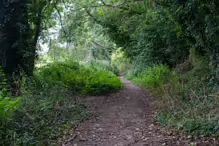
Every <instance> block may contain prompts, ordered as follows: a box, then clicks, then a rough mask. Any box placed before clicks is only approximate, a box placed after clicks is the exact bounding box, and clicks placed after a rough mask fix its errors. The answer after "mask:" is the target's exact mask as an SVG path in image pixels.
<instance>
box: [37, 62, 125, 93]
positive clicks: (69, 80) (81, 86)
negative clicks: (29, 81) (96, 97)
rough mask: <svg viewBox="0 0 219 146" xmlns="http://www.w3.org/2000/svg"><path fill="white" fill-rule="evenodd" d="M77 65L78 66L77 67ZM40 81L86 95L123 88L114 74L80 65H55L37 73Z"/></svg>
mask: <svg viewBox="0 0 219 146" xmlns="http://www.w3.org/2000/svg"><path fill="white" fill-rule="evenodd" d="M75 64H76V65H75ZM36 77H37V78H38V79H39V80H42V81H45V82H48V83H51V84H52V85H55V84H59V85H62V86H65V87H68V88H70V89H72V90H73V91H79V92H80V93H84V94H100V93H105V92H111V91H112V90H116V89H120V88H121V87H122V83H121V81H120V80H119V79H118V78H117V77H116V75H114V74H113V73H112V72H109V71H107V70H100V69H97V68H95V67H84V66H82V65H78V63H72V64H64V63H55V64H52V65H49V66H45V67H43V68H40V69H39V71H37V72H36Z"/></svg>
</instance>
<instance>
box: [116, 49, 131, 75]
mask: <svg viewBox="0 0 219 146" xmlns="http://www.w3.org/2000/svg"><path fill="white" fill-rule="evenodd" d="M112 62H113V64H115V65H116V66H117V67H118V69H119V71H120V72H121V73H124V72H125V71H127V70H128V69H129V66H130V59H129V58H128V57H127V56H126V55H125V52H124V51H122V48H118V49H117V50H115V51H114V53H113V54H112Z"/></svg>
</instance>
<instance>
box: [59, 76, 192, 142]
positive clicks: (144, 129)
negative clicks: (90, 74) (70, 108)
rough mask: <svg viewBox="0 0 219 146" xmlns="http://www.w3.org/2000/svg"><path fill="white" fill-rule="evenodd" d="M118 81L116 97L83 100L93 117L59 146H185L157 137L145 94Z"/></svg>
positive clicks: (156, 130)
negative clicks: (118, 86)
mask: <svg viewBox="0 0 219 146" xmlns="http://www.w3.org/2000/svg"><path fill="white" fill-rule="evenodd" d="M122 81H123V82H124V89H123V90H121V91H119V92H117V93H112V94H109V95H106V96H96V97H87V98H85V99H84V101H83V102H84V103H85V105H87V106H88V108H91V110H92V112H93V114H94V116H93V117H92V118H91V119H90V120H88V121H86V122H84V123H83V124H81V125H80V126H79V127H77V129H74V130H72V132H71V135H70V136H68V137H66V138H65V139H67V142H66V143H65V144H63V146H162V145H170V146H175V145H182V146H185V145H188V143H189V142H188V141H187V140H182V141H179V140H176V139H175V138H174V136H164V135H163V134H161V133H160V132H159V129H158V126H157V125H156V122H155V121H154V120H153V111H152V107H151V105H150V103H151V100H150V97H149V96H148V94H147V93H146V92H145V91H144V90H143V89H141V88H140V87H138V86H136V85H134V84H132V83H131V82H130V81H127V80H124V79H122Z"/></svg>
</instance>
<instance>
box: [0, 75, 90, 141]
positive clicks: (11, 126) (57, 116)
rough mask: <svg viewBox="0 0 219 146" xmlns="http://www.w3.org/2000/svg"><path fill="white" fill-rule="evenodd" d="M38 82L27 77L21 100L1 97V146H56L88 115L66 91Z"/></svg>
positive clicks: (23, 84) (70, 93) (65, 89)
mask: <svg viewBox="0 0 219 146" xmlns="http://www.w3.org/2000/svg"><path fill="white" fill-rule="evenodd" d="M40 83H41V84H39V80H38V79H35V78H32V79H30V78H26V79H24V80H23V82H22V98H14V97H2V95H1V96H0V124H1V126H0V131H1V132H0V139H1V141H0V145H51V144H54V145H56V144H57V142H58V139H59V138H61V135H64V134H66V133H67V132H68V130H69V129H71V127H72V126H75V125H76V124H78V123H79V122H81V121H82V120H84V119H86V118H87V117H88V116H89V115H90V114H89V113H88V112H87V111H86V110H85V107H84V106H83V105H80V104H78V103H77V102H76V97H75V95H72V92H71V91H69V90H68V89H67V88H64V87H63V86H59V85H52V86H51V84H48V83H46V82H43V81H42V82H40ZM2 122H4V124H2Z"/></svg>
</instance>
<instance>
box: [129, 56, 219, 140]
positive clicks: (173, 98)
mask: <svg viewBox="0 0 219 146" xmlns="http://www.w3.org/2000/svg"><path fill="white" fill-rule="evenodd" d="M204 60H205V59H204ZM204 60H203V61H202V63H203V62H205V61H204ZM198 62H199V61H198ZM198 62H197V63H195V64H196V66H194V67H193V69H192V70H191V71H189V72H187V73H186V74H176V73H173V72H171V71H170V70H169V69H168V68H166V67H165V66H162V67H159V66H158V67H155V68H152V69H149V70H148V71H147V70H146V72H145V73H144V72H142V76H139V77H137V78H134V79H133V80H134V81H135V82H136V83H138V84H139V85H141V86H143V87H146V88H149V89H150V90H149V91H150V92H151V93H152V94H153V95H154V96H155V103H156V104H155V105H156V106H157V109H159V111H158V113H159V114H158V115H157V117H156V118H157V119H158V120H159V121H160V122H161V123H162V124H163V125H166V126H169V127H174V128H178V129H183V130H184V131H186V132H188V133H189V134H192V135H194V136H200V135H206V136H211V135H213V136H216V137H218V130H219V129H218V124H219V123H218V120H219V117H218V114H217V107H218V106H219V104H218V103H219V102H218V94H217V93H213V94H211V93H212V90H211V88H212V87H211V86H208V82H209V81H210V79H209V77H208V76H206V74H207V73H208V72H206V71H205V70H206V68H204V67H200V64H199V63H198ZM206 63H207V64H208V62H206ZM202 65H206V64H202ZM144 75H145V76H144Z"/></svg>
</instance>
